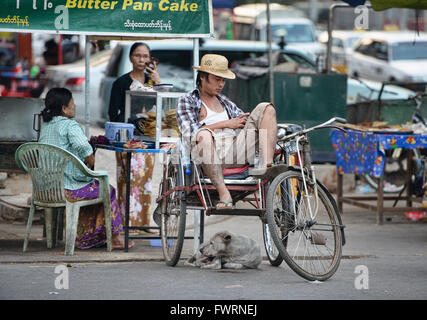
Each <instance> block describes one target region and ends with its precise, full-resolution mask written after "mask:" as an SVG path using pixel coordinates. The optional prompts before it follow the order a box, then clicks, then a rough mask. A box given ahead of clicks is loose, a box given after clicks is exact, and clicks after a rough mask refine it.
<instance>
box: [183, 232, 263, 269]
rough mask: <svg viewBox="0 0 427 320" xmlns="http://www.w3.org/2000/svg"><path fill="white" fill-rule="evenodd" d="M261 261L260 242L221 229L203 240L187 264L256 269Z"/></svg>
mask: <svg viewBox="0 0 427 320" xmlns="http://www.w3.org/2000/svg"><path fill="white" fill-rule="evenodd" d="M261 261H262V257H261V249H260V246H259V244H258V242H256V241H255V240H253V239H250V238H248V237H246V236H244V235H239V234H235V233H231V232H228V231H221V232H218V233H216V234H215V235H214V236H213V237H212V238H211V239H210V240H209V241H205V242H203V243H202V244H201V245H200V247H199V250H198V251H197V253H195V254H194V255H193V256H192V257H190V258H189V259H188V260H187V261H186V263H185V264H186V265H191V266H194V267H200V268H202V269H221V268H224V269H244V268H250V269H256V268H258V266H259V265H260V263H261Z"/></svg>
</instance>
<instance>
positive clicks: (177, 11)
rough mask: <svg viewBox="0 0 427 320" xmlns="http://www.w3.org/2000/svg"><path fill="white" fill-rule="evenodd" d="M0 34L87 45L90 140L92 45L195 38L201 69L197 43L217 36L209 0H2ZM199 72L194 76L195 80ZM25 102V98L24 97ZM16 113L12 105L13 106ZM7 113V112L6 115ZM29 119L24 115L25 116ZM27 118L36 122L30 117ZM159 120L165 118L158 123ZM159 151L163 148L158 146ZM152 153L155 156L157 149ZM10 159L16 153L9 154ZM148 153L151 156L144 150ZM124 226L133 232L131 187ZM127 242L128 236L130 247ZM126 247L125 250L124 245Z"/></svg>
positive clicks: (86, 79)
mask: <svg viewBox="0 0 427 320" xmlns="http://www.w3.org/2000/svg"><path fill="white" fill-rule="evenodd" d="M0 31H9V32H20V33H35V32H37V33H54V34H78V35H84V36H85V37H86V42H85V43H86V45H85V131H86V135H87V136H88V137H89V136H90V132H89V131H90V130H89V129H90V101H89V97H90V94H89V83H90V78H89V66H90V61H89V60H90V47H91V45H90V41H91V40H97V39H102V40H110V39H119V40H132V41H136V40H144V39H164V38H170V39H172V38H191V39H194V50H193V51H194V54H193V59H194V65H198V64H199V46H198V39H200V38H206V37H213V20H212V2H211V0H200V1H192V0H182V1H174V0H161V1H155V2H148V1H137V0H118V1H109V0H103V1H79V0H49V1H48V0H39V1H38V0H34V1H32V2H30V1H25V2H24V1H21V0H4V1H2V13H1V14H0ZM195 77H196V71H194V79H195ZM22 99H24V98H22ZM10 107H11V108H12V106H10ZM2 112H7V110H2ZM23 115H24V116H25V113H24V114H23ZM29 116H31V117H32V114H30V115H29ZM156 121H161V119H156ZM156 147H159V145H158V144H157V145H156ZM151 150H152V152H154V153H155V152H157V151H156V150H158V149H155V148H154V147H153V148H152V149H151ZM10 152H11V154H13V153H14V150H11V151H10ZM145 152H147V151H145ZM127 189H128V190H127V191H126V193H127V201H126V225H125V232H126V235H127V232H128V227H129V183H128V184H127ZM127 241H128V237H126V244H127ZM126 248H127V245H126Z"/></svg>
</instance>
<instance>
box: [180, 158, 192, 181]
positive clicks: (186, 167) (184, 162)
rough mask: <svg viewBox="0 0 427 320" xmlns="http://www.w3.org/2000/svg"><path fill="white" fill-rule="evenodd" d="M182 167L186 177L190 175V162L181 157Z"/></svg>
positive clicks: (188, 159)
mask: <svg viewBox="0 0 427 320" xmlns="http://www.w3.org/2000/svg"><path fill="white" fill-rule="evenodd" d="M182 166H183V167H184V172H185V174H186V175H187V176H189V175H190V174H191V161H190V157H188V156H183V157H182Z"/></svg>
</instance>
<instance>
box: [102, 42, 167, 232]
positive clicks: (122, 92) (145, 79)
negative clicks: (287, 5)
mask: <svg viewBox="0 0 427 320" xmlns="http://www.w3.org/2000/svg"><path fill="white" fill-rule="evenodd" d="M129 59H130V61H131V63H132V66H133V68H132V71H131V72H128V73H126V74H124V75H122V76H121V77H119V78H118V79H117V80H116V81H114V83H113V87H112V90H111V97H110V106H109V110H108V114H109V117H110V121H113V122H126V121H127V119H125V116H124V114H125V101H126V91H127V90H129V89H130V86H131V84H132V83H133V82H140V84H142V85H145V86H148V87H150V86H152V85H154V84H160V76H159V73H158V71H157V64H156V62H153V61H151V52H150V48H149V46H148V45H147V44H146V43H143V42H136V43H134V44H133V45H132V47H131V48H130V52H129ZM150 62H152V63H153V65H154V68H151V67H150V66H149V64H150ZM116 160H117V192H118V196H117V199H118V203H119V206H120V209H121V210H120V211H121V213H122V215H124V213H125V211H126V209H125V208H126V153H125V152H123V153H121V152H117V153H116ZM153 167H154V159H153V156H152V155H150V154H142V153H132V159H131V168H130V169H131V181H130V183H131V190H130V204H129V208H130V213H129V218H130V226H146V227H148V226H149V225H150V217H149V213H150V205H151V177H152V174H153ZM123 218H124V216H123ZM123 221H124V220H123ZM147 232H149V231H148V230H147Z"/></svg>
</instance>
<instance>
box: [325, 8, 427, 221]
mask: <svg viewBox="0 0 427 320" xmlns="http://www.w3.org/2000/svg"><path fill="white" fill-rule="evenodd" d="M343 1H344V2H346V3H348V4H349V5H351V6H353V7H356V6H361V5H364V6H365V7H367V8H373V9H374V10H376V11H382V10H386V9H391V8H408V9H415V10H417V13H416V17H419V14H418V13H419V11H418V10H426V9H427V3H426V2H425V1H408V0H394V1H386V0H371V1H370V2H371V6H370V5H369V6H368V5H365V2H366V1H365V0H343ZM340 7H341V8H342V7H349V6H348V5H342V4H334V5H332V6H331V9H330V13H329V24H328V47H327V57H326V68H327V71H328V72H329V71H330V69H331V59H330V57H331V47H332V36H331V34H332V25H333V21H334V20H333V19H334V14H335V9H337V8H340ZM417 27H418V23H417ZM414 39H416V31H414ZM393 84H397V83H393ZM385 85H386V83H383V85H382V88H381V90H380V93H379V95H378V99H377V100H374V101H366V102H362V103H358V104H354V105H349V106H348V107H347V121H348V122H349V124H347V125H345V126H344V127H346V129H347V133H345V134H342V133H341V132H338V131H333V132H331V139H332V144H333V148H334V150H335V153H336V167H337V176H338V179H337V184H338V186H337V203H338V206H339V209H340V211H341V212H342V209H343V203H348V204H351V205H354V206H357V207H361V208H365V209H369V210H373V211H376V213H377V224H379V225H381V224H383V223H384V212H407V213H408V212H410V211H415V210H416V211H420V212H422V211H427V207H426V206H425V203H424V201H423V197H422V195H421V196H420V195H418V196H416V194H414V190H413V185H414V181H413V180H414V177H413V169H414V163H415V161H414V159H413V155H414V154H417V153H418V152H416V151H417V150H423V149H426V148H427V130H426V127H425V125H422V126H416V125H414V123H413V122H414V121H413V119H414V116H415V115H416V113H418V114H419V115H420V116H421V117H424V114H425V110H423V109H420V105H421V104H424V105H425V103H426V100H427V99H426V98H425V97H426V94H425V92H424V93H422V92H421V93H419V94H420V99H421V100H420V103H421V104H418V105H417V101H416V99H415V98H416V97H414V99H413V100H414V101H411V100H406V101H401V100H394V101H389V102H383V101H381V94H382V93H383V91H384V86H385ZM397 85H399V84H397ZM400 85H408V83H405V84H402V83H401V84H400ZM410 85H412V86H416V85H419V83H413V84H410ZM424 85H425V84H424ZM423 90H424V89H423ZM414 102H415V103H414ZM411 122H412V123H411ZM419 124H421V123H419ZM403 154H404V156H403V157H402V155H403ZM393 158H396V159H400V158H404V159H403V161H404V162H405V165H406V168H405V170H401V171H403V172H404V175H403V177H402V183H403V186H402V187H403V188H401V190H400V192H399V193H395V194H393V195H385V194H384V184H385V179H386V178H387V172H386V167H387V165H390V162H391V160H392V159H393ZM421 158H425V156H423V157H421ZM418 160H419V162H418V163H419V165H420V166H421V168H419V171H421V172H424V171H425V168H424V166H425V159H418ZM400 165H401V164H400V163H399V166H400ZM345 173H354V174H356V175H360V176H365V175H366V176H367V177H370V180H376V186H377V190H376V191H377V194H376V195H374V196H367V195H363V196H362V195H356V196H354V195H343V175H344V174H345ZM421 175H422V174H421ZM423 178H425V177H423ZM423 182H424V181H423ZM422 184H423V183H421V185H420V186H419V188H420V189H422V190H424V188H425V187H424V186H423V185H422ZM403 191H406V192H405V194H404V195H402V194H403ZM386 200H391V201H394V204H393V205H392V206H385V205H384V202H385V201H386ZM399 200H405V201H406V206H404V207H402V206H400V207H396V204H397V202H398V201H399ZM414 202H419V203H423V205H422V206H421V207H420V206H418V207H416V208H414V206H413V203H414Z"/></svg>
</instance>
